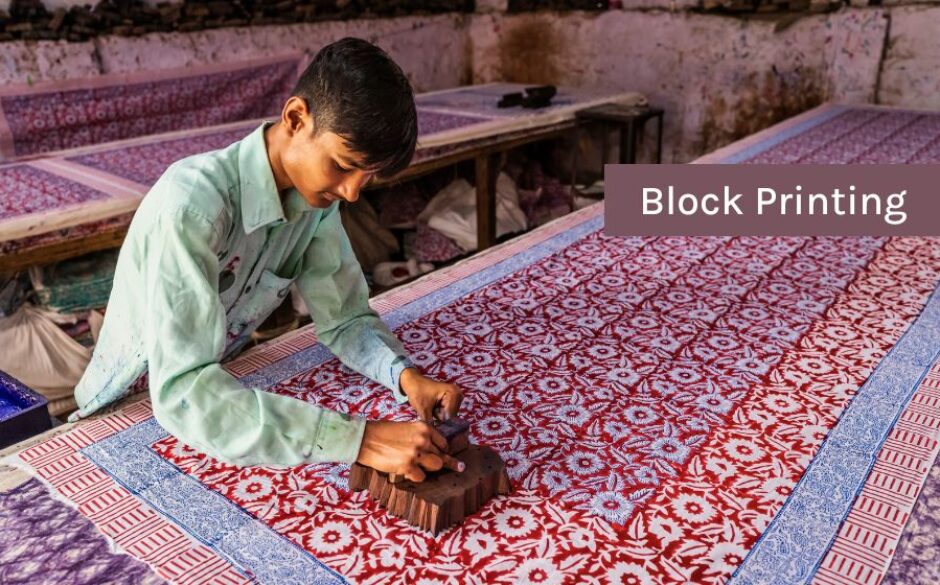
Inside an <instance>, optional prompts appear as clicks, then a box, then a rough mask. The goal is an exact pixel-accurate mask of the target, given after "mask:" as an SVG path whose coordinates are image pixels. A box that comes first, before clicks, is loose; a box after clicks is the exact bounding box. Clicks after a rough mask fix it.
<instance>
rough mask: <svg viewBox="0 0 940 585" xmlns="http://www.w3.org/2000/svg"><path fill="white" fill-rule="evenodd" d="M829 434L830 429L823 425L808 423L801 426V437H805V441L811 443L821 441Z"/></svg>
mask: <svg viewBox="0 0 940 585" xmlns="http://www.w3.org/2000/svg"><path fill="white" fill-rule="evenodd" d="M828 434H829V429H827V428H826V427H824V426H822V425H806V426H805V427H801V428H800V438H802V439H803V442H805V443H809V444H811V445H812V444H816V443H821V442H822V441H823V439H825V438H826V435H828Z"/></svg>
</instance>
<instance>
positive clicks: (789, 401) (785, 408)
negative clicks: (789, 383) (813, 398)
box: [764, 394, 800, 414]
mask: <svg viewBox="0 0 940 585" xmlns="http://www.w3.org/2000/svg"><path fill="white" fill-rule="evenodd" d="M764 404H765V405H766V406H767V408H769V409H770V410H772V411H774V412H778V413H780V414H792V413H794V412H797V411H798V410H800V403H799V402H797V401H796V400H793V398H791V397H790V396H787V395H786V394H768V395H767V397H766V398H764Z"/></svg>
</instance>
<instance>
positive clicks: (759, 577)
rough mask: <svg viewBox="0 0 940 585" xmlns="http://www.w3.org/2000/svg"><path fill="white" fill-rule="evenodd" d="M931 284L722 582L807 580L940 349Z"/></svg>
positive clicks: (939, 320)
mask: <svg viewBox="0 0 940 585" xmlns="http://www.w3.org/2000/svg"><path fill="white" fill-rule="evenodd" d="M938 291H940V287H937V288H936V289H935V290H934V291H933V293H932V294H931V295H930V298H929V299H928V300H927V303H926V305H925V306H924V309H923V311H921V314H920V315H919V316H918V317H917V319H916V320H915V321H914V323H913V324H911V326H910V327H908V329H907V331H905V332H904V334H903V335H902V336H901V339H900V340H898V342H897V343H896V344H895V346H894V347H893V348H891V351H889V352H888V355H887V356H885V357H884V359H882V360H881V362H880V363H879V364H878V366H877V367H876V368H875V371H874V372H873V373H872V375H871V376H870V377H869V378H868V380H866V381H865V383H864V384H863V385H862V387H861V388H860V389H859V392H858V394H857V395H856V396H855V398H854V399H853V400H852V402H851V403H850V404H849V406H848V408H846V410H845V411H844V412H843V413H842V416H841V417H840V418H839V421H838V422H837V423H836V426H835V427H834V428H833V430H832V431H831V432H830V433H829V435H828V436H827V437H826V440H825V441H824V442H823V444H822V446H821V447H820V449H819V452H818V453H817V454H816V456H815V457H814V458H813V460H812V462H811V463H810V465H809V467H808V468H807V470H806V472H805V473H804V474H803V477H802V478H801V479H800V481H799V482H798V483H797V485H796V487H795V488H794V490H793V493H792V494H791V495H790V497H789V498H788V499H787V501H786V502H785V503H784V505H783V508H782V509H781V510H780V512H778V513H777V515H776V516H775V517H774V519H773V520H772V521H771V523H770V526H768V527H767V529H766V530H765V531H764V534H763V535H761V537H760V539H759V540H758V541H757V544H756V545H754V547H753V548H752V549H751V551H750V552H749V553H748V555H747V557H745V559H744V561H743V562H742V563H741V566H740V567H738V570H737V571H735V573H734V575H733V576H732V577H731V579H730V580H729V581H728V583H729V585H757V584H762V583H788V584H794V585H795V584H797V583H808V582H809V581H810V580H812V578H813V576H814V575H815V573H816V571H817V569H818V568H819V565H820V563H822V560H823V558H824V557H825V555H826V553H827V552H828V550H829V547H830V546H831V545H832V542H833V541H834V540H835V538H836V535H837V534H838V530H839V527H840V526H841V525H842V522H843V521H844V520H845V518H846V517H847V516H848V514H849V512H850V511H851V508H852V504H853V503H854V502H855V498H856V497H857V495H858V494H859V493H860V492H861V490H862V488H863V486H864V484H865V480H866V479H867V478H868V475H869V473H870V471H871V469H872V467H873V466H874V464H875V458H876V457H877V456H878V451H879V450H880V449H881V446H882V445H883V444H884V442H885V440H887V438H888V434H889V433H890V432H891V429H892V428H894V425H895V424H896V423H897V420H898V418H899V417H900V416H901V413H902V412H903V410H904V408H905V406H906V405H907V404H908V403H909V402H910V400H911V397H912V396H913V394H914V392H915V391H916V389H917V387H918V386H919V385H920V382H921V380H923V378H924V376H925V375H926V374H927V372H928V371H929V370H930V368H931V366H932V365H933V364H934V363H935V362H936V361H937V359H938V357H940V292H938Z"/></svg>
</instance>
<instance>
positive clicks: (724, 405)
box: [695, 394, 731, 414]
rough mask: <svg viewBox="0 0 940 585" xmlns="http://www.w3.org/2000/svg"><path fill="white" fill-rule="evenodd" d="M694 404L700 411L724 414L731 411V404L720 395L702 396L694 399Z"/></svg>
mask: <svg viewBox="0 0 940 585" xmlns="http://www.w3.org/2000/svg"><path fill="white" fill-rule="evenodd" d="M695 404H697V405H698V407H699V408H701V409H702V410H708V411H711V412H717V413H718V414H724V413H726V412H728V411H729V410H730V409H731V402H730V401H728V400H727V399H726V398H725V397H724V396H722V395H721V394H703V395H702V396H699V397H698V398H696V399H695Z"/></svg>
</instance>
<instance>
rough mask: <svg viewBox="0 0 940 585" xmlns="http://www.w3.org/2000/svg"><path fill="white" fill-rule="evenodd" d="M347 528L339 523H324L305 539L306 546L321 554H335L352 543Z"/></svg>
mask: <svg viewBox="0 0 940 585" xmlns="http://www.w3.org/2000/svg"><path fill="white" fill-rule="evenodd" d="M352 541H353V539H352V534H351V533H350V531H349V527H348V526H346V525H345V524H342V523H340V522H325V523H324V524H323V525H321V526H317V527H315V528H314V529H313V530H312V531H311V532H310V535H309V536H308V537H307V544H308V546H310V547H312V548H313V549H314V550H315V551H316V552H318V553H321V554H327V555H328V554H333V553H337V552H339V551H341V550H343V549H344V548H346V547H347V546H349V545H350V544H351V543H352Z"/></svg>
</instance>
